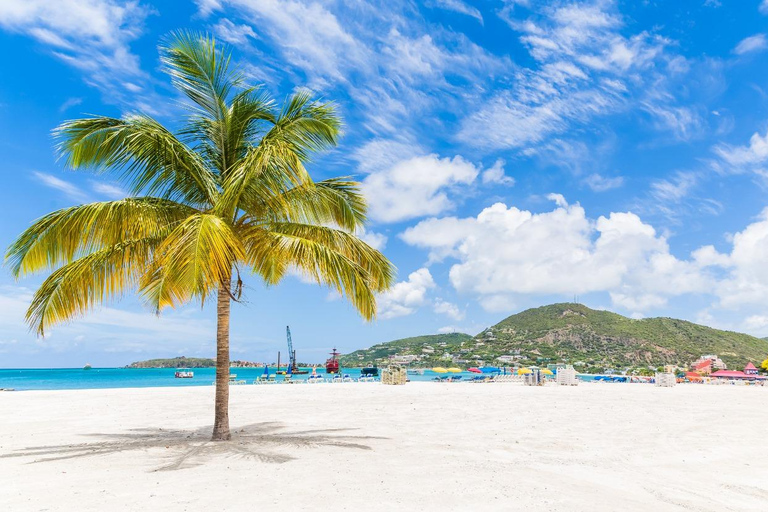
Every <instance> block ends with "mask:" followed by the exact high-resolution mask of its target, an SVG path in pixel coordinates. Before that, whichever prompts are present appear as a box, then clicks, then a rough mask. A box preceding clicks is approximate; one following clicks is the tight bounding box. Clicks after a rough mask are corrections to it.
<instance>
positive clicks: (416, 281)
mask: <svg viewBox="0 0 768 512" xmlns="http://www.w3.org/2000/svg"><path fill="white" fill-rule="evenodd" d="M434 287H435V281H434V280H433V279H432V274H431V273H430V272H429V269H427V268H420V269H419V270H416V271H415V272H412V273H411V274H410V275H409V276H408V280H407V281H400V282H399V283H397V284H395V285H394V286H393V287H392V288H390V289H389V290H388V291H386V292H384V293H382V294H380V295H379V296H378V297H377V304H378V308H379V312H378V316H379V318H382V319H388V318H396V317H399V316H406V315H410V314H412V313H414V312H415V311H416V310H417V309H418V308H419V307H421V306H423V305H424V304H426V303H427V291H428V290H429V289H431V288H434Z"/></svg>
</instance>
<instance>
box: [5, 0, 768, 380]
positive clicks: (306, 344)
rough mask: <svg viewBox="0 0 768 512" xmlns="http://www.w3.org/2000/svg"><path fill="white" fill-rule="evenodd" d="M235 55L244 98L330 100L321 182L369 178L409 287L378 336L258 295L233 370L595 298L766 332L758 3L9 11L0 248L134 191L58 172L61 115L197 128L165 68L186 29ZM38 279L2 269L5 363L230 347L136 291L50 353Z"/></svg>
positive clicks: (22, 5)
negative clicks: (169, 42) (157, 313)
mask: <svg viewBox="0 0 768 512" xmlns="http://www.w3.org/2000/svg"><path fill="white" fill-rule="evenodd" d="M180 28H191V29H197V30H202V31H209V32H211V33H213V34H215V35H216V36H217V37H218V38H219V39H221V40H223V41H227V42H229V43H230V44H232V45H234V46H235V47H236V54H235V55H236V59H237V61H238V63H239V64H240V65H241V66H242V67H243V69H244V71H245V72H246V74H247V75H248V77H249V78H250V80H251V81H252V82H253V83H264V84H265V86H266V87H267V88H268V90H270V91H271V92H272V94H274V95H275V96H276V97H278V98H283V97H285V96H286V95H287V94H289V93H290V92H291V91H293V90H295V89H297V88H306V89H310V90H312V91H314V92H315V94H316V95H317V96H319V97H322V98H325V99H331V100H334V101H335V102H337V104H338V106H339V109H340V111H341V112H342V113H343V116H344V119H345V136H344V138H343V140H342V143H341V145H340V146H339V147H338V148H337V149H336V150H334V151H332V152H330V153H327V154H324V155H322V156H321V157H320V158H318V159H317V160H316V161H315V163H314V164H313V165H312V167H311V168H310V170H311V172H312V173H313V174H314V175H315V176H316V177H317V178H324V177H328V176H336V175H350V174H352V175H355V176H357V177H358V179H359V180H361V181H362V182H363V185H364V189H365V191H366V193H367V195H368V198H369V202H370V206H371V210H370V214H371V215H370V217H371V222H370V225H369V226H368V227H367V229H366V232H365V233H364V234H363V235H362V236H364V237H365V238H366V240H368V241H369V243H371V244H372V245H375V246H377V247H379V248H381V249H382V250H383V251H384V252H385V254H386V255H387V256H389V258H390V259H392V260H393V261H394V263H395V264H396V265H397V267H398V269H399V276H398V284H397V285H396V286H395V287H394V288H393V289H392V290H391V291H390V292H388V293H386V294H384V295H383V296H381V297H380V298H379V303H380V316H379V319H378V320H377V321H376V322H373V323H370V324H366V323H364V322H362V321H361V320H360V319H359V318H358V317H357V316H356V314H355V312H354V311H353V310H352V308H351V307H350V306H349V305H347V304H346V303H345V302H343V301H341V300H338V299H337V298H336V297H335V296H334V295H333V294H331V293H329V291H328V290H327V289H323V288H320V287H317V286H314V285H309V284H306V283H303V282H302V281H301V280H300V279H298V278H294V277H291V278H288V279H287V280H286V281H285V282H284V283H283V284H282V285H281V286H279V287H275V288H271V289H265V288H264V287H263V286H261V285H260V283H259V282H258V280H256V279H255V278H251V279H250V280H248V281H247V283H246V284H247V285H248V287H247V289H246V295H247V298H246V303H245V304H243V305H238V306H236V307H235V308H234V312H233V315H234V316H233V327H232V331H233V341H232V346H233V349H232V350H233V357H235V358H242V359H249V360H257V361H265V360H270V361H271V360H274V359H275V354H276V352H277V350H283V351H285V349H284V330H285V325H290V326H291V330H292V331H293V336H294V342H295V344H296V346H297V349H298V352H299V358H300V359H302V360H307V361H320V360H322V359H324V357H325V353H326V352H327V351H328V350H329V349H331V348H332V347H333V346H337V347H338V348H339V349H340V350H342V351H349V350H353V349H356V348H360V347H363V346H369V345H371V344H374V343H377V342H381V341H387V340H390V339H395V338H399V337H405V336H411V335H419V334H428V333H436V332H447V331H453V330H457V331H463V332H468V333H471V334H474V333H476V332H478V331H480V330H482V329H483V328H484V327H486V326H488V325H491V324H493V323H496V322H497V321H499V320H500V319H502V318H504V317H505V316H507V315H509V314H512V313H515V312H518V311H520V310H522V309H525V308H528V307H535V306H539V305H542V304H547V303H551V302H555V301H566V300H573V298H574V297H575V296H578V298H579V300H580V301H581V302H583V303H585V304H587V305H589V306H591V307H595V308H606V309H611V310H614V311H617V312H619V313H622V314H625V315H631V316H634V317H636V318H641V317H648V316H673V317H680V318H685V319H688V320H692V321H696V322H701V323H704V324H707V325H711V326H715V327H720V328H725V329H732V330H738V331H744V332H748V333H751V334H756V335H761V336H766V335H768V307H766V304H768V265H766V264H765V260H766V258H768V209H767V208H768V193H767V192H768V191H767V190H766V185H768V90H767V89H766V86H767V85H768V65H766V64H768V38H767V36H766V33H768V1H762V2H761V1H760V0H744V1H740V2H725V1H717V0H689V1H678V2H662V1H658V0H657V1H652V0H649V1H645V2H619V1H607V0H605V1H587V2H573V1H563V2H539V1H535V0H479V1H476V2H469V1H463V0H431V1H424V2H409V1H401V0H388V1H386V2H384V1H381V2H377V1H365V0H348V1H343V0H335V1H327V2H312V1H309V0H291V1H277V0H198V1H197V2H176V1H170V0H168V1H152V0H139V1H131V2H118V1H117V0H60V1H58V2H48V1H45V0H5V1H3V2H2V4H0V48H2V50H3V52H2V53H3V55H4V56H5V63H4V64H5V65H4V70H5V71H4V73H3V74H2V77H0V161H1V162H2V169H3V177H4V186H3V187H2V188H1V189H0V198H1V199H2V205H3V206H4V212H3V215H2V223H0V244H1V245H2V246H3V247H7V245H8V244H9V243H10V242H11V241H12V239H13V238H14V237H15V236H16V235H17V234H18V233H20V232H21V231H22V230H23V229H24V228H25V227H26V226H28V225H29V223H30V222H31V221H32V220H33V219H35V218H37V217H39V216H41V215H43V214H44V213H47V212H48V211H51V210H53V209H57V208H61V207H66V206H69V205H72V204H77V203H82V202H87V201H93V200H105V199H110V198H119V197H122V196H123V192H122V189H121V184H120V183H118V182H116V181H114V180H111V179H110V177H109V176H108V175H106V176H105V175H100V176H96V175H92V174H85V173H80V172H78V173H75V172H72V171H68V170H66V169H64V168H63V167H62V166H61V165H60V164H59V163H58V162H57V161H56V158H55V155H54V151H53V145H52V139H51V136H50V132H51V130H52V129H53V128H54V127H55V126H56V125H57V124H58V123H60V122H62V121H63V120H65V119H71V118H75V117H80V116H83V115H86V114H91V113H97V114H103V115H112V116H119V115H121V114H123V113H128V112H133V111H137V110H139V111H143V112H146V113H150V114H152V115H155V116H157V117H158V118H159V119H160V120H161V121H162V122H164V123H166V124H167V125H169V126H170V127H174V126H177V124H176V123H178V122H179V119H180V116H181V115H183V111H182V109H181V108H180V107H179V104H178V100H179V96H178V95H177V94H176V93H175V92H174V91H173V89H172V88H171V87H170V84H169V80H168V79H167V77H166V76H164V75H163V74H162V73H161V72H160V70H159V67H160V66H159V61H158V53H157V45H158V43H159V42H160V41H161V40H162V39H163V37H166V36H167V35H168V34H169V33H170V32H171V31H173V30H176V29H180ZM42 278H43V276H35V277H31V278H28V279H25V280H23V281H20V282H14V280H13V279H12V278H11V277H10V275H9V273H8V271H7V269H5V270H3V272H2V274H0V367H21V366H38V367H47V366H80V365H82V364H84V363H85V362H86V361H87V362H91V363H92V364H95V365H105V366H106V365H122V364H127V363H128V362H130V361H132V360H137V359H144V358H149V357H156V356H171V355H178V354H186V355H188V356H198V355H203V356H210V355H211V354H213V352H214V335H215V331H214V317H213V314H212V313H213V312H212V311H211V310H210V309H209V308H208V309H204V310H201V309H200V307H199V305H190V306H189V307H186V308H183V309H181V310H178V311H169V312H167V313H164V314H163V316H162V317H160V318H155V317H154V316H153V315H152V314H151V313H149V312H148V311H147V310H146V309H145V308H144V307H143V306H142V304H141V303H140V301H139V300H138V299H137V298H136V297H134V296H130V295H129V296H126V297H124V298H123V299H122V300H120V301H118V302H115V303H112V304H110V305H108V306H106V307H104V308H102V309H101V310H99V311H97V312H96V313H94V314H92V315H89V316H87V317H85V318H83V319H79V320H77V321H73V322H72V323H70V324H68V325H66V326H62V327H59V328H55V329H53V330H52V333H51V335H50V336H48V337H46V338H45V339H39V338H36V337H35V336H33V335H32V334H30V333H29V332H28V331H27V329H26V327H25V326H24V324H23V313H24V310H25V308H26V306H27V304H28V301H29V298H30V295H31V293H32V292H33V290H34V289H35V287H36V285H38V284H39V283H40V282H41V279H42Z"/></svg>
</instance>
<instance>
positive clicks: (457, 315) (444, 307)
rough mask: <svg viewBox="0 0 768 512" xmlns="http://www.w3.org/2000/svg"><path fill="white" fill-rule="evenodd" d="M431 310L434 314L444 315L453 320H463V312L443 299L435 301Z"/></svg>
mask: <svg viewBox="0 0 768 512" xmlns="http://www.w3.org/2000/svg"><path fill="white" fill-rule="evenodd" d="M432 309H433V310H434V311H435V313H439V314H441V315H445V316H447V317H449V318H452V319H454V320H464V312H463V311H461V310H460V309H459V307H458V306H457V305H456V304H453V303H451V302H447V301H445V300H443V299H436V300H435V302H434V304H432Z"/></svg>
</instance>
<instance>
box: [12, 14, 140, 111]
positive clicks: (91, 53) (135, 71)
mask: <svg viewBox="0 0 768 512" xmlns="http://www.w3.org/2000/svg"><path fill="white" fill-rule="evenodd" d="M150 13H152V9H151V8H150V7H149V6H147V5H145V4H142V3H140V2H138V1H135V0H134V1H127V2H118V1H116V0H56V1H54V2H51V1H47V0H3V2H0V27H2V28H3V29H5V30H9V31H11V32H16V33H19V34H24V35H26V36H28V37H31V38H33V39H35V40H36V41H38V42H39V43H40V44H41V45H43V46H44V47H46V48H47V49H48V50H49V52H50V53H51V54H52V55H53V56H55V57H56V58H58V59H60V60H62V61H64V62H66V63H67V64H69V65H70V66H72V67H74V68H77V69H79V70H80V71H82V72H83V73H84V75H85V81H86V82H87V83H89V84H90V85H94V86H96V87H98V88H99V89H101V90H102V91H104V92H105V93H107V97H109V98H110V101H112V102H118V103H119V102H125V101H128V99H129V98H128V95H127V94H125V90H126V88H128V89H130V87H131V86H132V87H134V88H137V89H138V90H143V88H144V87H143V85H144V84H145V83H146V81H147V75H146V74H145V73H144V72H143V71H142V70H141V67H140V63H139V57H138V56H137V55H136V54H135V53H134V52H133V51H131V48H130V43H131V42H132V41H134V40H135V39H137V38H138V37H139V36H140V35H141V32H142V30H143V25H144V21H145V19H146V18H147V16H149V14H150Z"/></svg>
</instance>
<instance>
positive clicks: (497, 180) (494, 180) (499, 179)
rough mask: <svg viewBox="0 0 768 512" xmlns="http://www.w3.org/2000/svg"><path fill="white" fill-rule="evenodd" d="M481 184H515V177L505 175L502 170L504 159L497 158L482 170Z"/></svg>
mask: <svg viewBox="0 0 768 512" xmlns="http://www.w3.org/2000/svg"><path fill="white" fill-rule="evenodd" d="M482 181H483V184H493V185H507V186H510V187H511V186H512V185H514V184H515V178H512V177H510V176H507V175H506V173H505V172H504V160H502V159H498V160H496V162H495V163H494V164H493V166H492V167H489V168H488V169H486V170H484V171H483V173H482Z"/></svg>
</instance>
